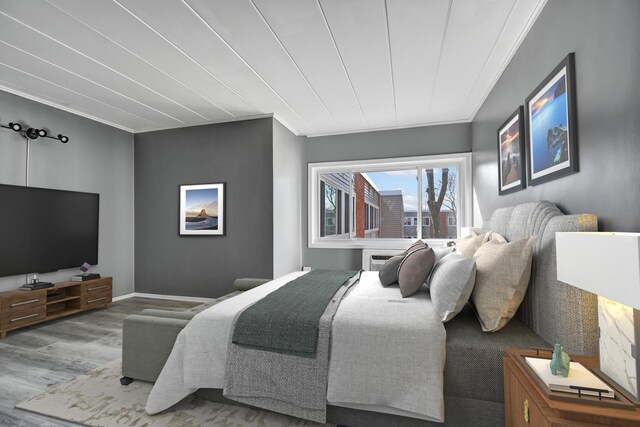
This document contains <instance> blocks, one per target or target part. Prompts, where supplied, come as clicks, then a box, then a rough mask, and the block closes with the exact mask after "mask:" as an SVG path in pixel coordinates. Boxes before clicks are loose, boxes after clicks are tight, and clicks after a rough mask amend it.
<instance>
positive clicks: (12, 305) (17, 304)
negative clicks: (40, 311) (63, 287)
mask: <svg viewBox="0 0 640 427" xmlns="http://www.w3.org/2000/svg"><path fill="white" fill-rule="evenodd" d="M38 301H40V299H39V298H36V299H30V300H29V301H21V302H14V303H13V304H11V307H18V306H20V305H25V304H31V303H33V302H38Z"/></svg>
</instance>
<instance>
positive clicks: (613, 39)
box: [472, 0, 640, 231]
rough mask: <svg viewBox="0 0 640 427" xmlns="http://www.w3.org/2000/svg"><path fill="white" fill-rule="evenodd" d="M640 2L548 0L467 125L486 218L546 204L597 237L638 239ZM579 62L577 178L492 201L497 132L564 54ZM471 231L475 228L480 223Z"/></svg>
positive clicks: (495, 182)
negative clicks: (583, 217)
mask: <svg viewBox="0 0 640 427" xmlns="http://www.w3.org/2000/svg"><path fill="white" fill-rule="evenodd" d="M639 22H640V2H638V1H614V0H609V1H597V0H550V1H549V2H548V3H547V5H546V6H545V8H544V9H543V10H542V12H541V14H540V16H539V17H538V19H537V21H536V22H535V24H534V25H533V27H532V28H531V30H530V32H529V34H528V35H527V37H526V38H525V40H524V41H523V43H522V45H521V46H520V48H519V49H518V51H517V52H516V54H515V56H514V57H513V59H512V61H511V62H510V64H509V65H508V67H507V68H506V70H505V72H504V73H503V75H502V77H501V78H500V80H499V81H498V83H497V84H496V86H495V87H494V89H493V90H492V92H491V93H490V95H489V97H488V98H487V100H486V101H485V103H484V104H483V106H482V108H481V109H480V111H479V112H478V114H477V115H476V118H475V120H474V121H473V124H472V133H473V142H472V144H473V145H472V148H473V170H474V174H473V182H474V186H475V190H476V193H477V200H478V204H479V207H480V210H481V212H482V217H484V218H485V219H486V218H488V217H489V215H490V214H491V212H492V211H493V210H494V209H496V208H498V207H501V206H507V205H513V204H517V203H522V202H526V201H532V200H541V199H543V200H550V201H552V202H554V203H556V204H558V205H559V206H560V208H561V209H562V210H563V211H565V212H566V213H581V212H592V213H595V214H597V215H598V217H599V224H600V229H601V230H609V231H639V230H640V209H638V207H639V206H640V192H638V191H637V183H638V182H640V167H639V165H640V95H639V93H640V92H639V91H638V90H639V89H638V88H640V49H639V47H638V46H639V44H640V25H639ZM569 52H575V55H576V94H577V104H578V106H577V107H578V108H577V111H578V135H579V150H578V151H579V160H580V172H579V173H577V174H573V175H570V176H567V177H564V178H560V179H557V180H555V181H551V182H548V183H545V184H541V185H538V186H535V187H529V188H526V189H525V190H522V191H519V192H517V193H513V194H510V195H507V196H498V175H497V148H496V144H497V143H496V129H497V128H498V126H500V124H502V123H503V122H504V120H505V119H506V118H507V117H508V116H509V114H510V113H511V112H513V111H514V110H515V109H516V107H517V106H518V105H524V100H525V98H526V97H527V96H528V95H529V94H530V93H531V91H533V90H534V89H535V88H536V86H537V85H538V84H539V83H540V82H541V81H542V80H543V79H544V78H545V77H546V76H547V75H548V74H549V73H550V72H551V71H552V70H553V68H554V67H555V66H556V65H557V64H558V63H559V62H560V61H561V60H562V59H563V58H564V57H565V56H566V55H567V54H568V53H569ZM477 222H478V221H476V222H475V223H477Z"/></svg>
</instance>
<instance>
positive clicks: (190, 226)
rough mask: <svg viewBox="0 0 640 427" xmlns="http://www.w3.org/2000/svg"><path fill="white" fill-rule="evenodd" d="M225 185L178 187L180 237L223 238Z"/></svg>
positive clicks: (222, 183) (221, 183)
mask: <svg viewBox="0 0 640 427" xmlns="http://www.w3.org/2000/svg"><path fill="white" fill-rule="evenodd" d="M225 190H226V183H224V182H220V183H215V184H189V185H181V186H180V212H179V218H180V231H179V234H180V235H181V236H224V235H225V231H226V230H225V229H226V227H225V216H226V215H225V210H226V206H225V205H226V191H225Z"/></svg>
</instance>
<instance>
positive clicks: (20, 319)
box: [0, 305, 47, 330]
mask: <svg viewBox="0 0 640 427" xmlns="http://www.w3.org/2000/svg"><path fill="white" fill-rule="evenodd" d="M46 311H47V308H46V306H44V305H42V306H40V307H33V308H29V309H26V310H21V311H14V312H12V313H8V314H3V315H2V316H0V329H2V330H7V329H14V328H17V327H20V326H27V325H30V324H31V323H36V322H38V321H39V320H41V319H44V317H45V314H46Z"/></svg>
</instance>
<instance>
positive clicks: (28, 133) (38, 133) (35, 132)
mask: <svg viewBox="0 0 640 427" xmlns="http://www.w3.org/2000/svg"><path fill="white" fill-rule="evenodd" d="M0 127H1V128H4V129H10V130H12V131H14V132H20V134H21V135H22V136H24V137H25V138H28V139H38V138H50V139H57V140H58V141H60V142H62V143H63V144H66V143H67V142H69V137H68V136H65V135H62V134H60V133H59V134H58V136H51V135H49V133H48V132H47V131H46V130H44V129H36V128H32V127H29V128H27V129H26V130H24V128H23V126H22V125H21V124H20V123H14V122H11V123H9V125H8V126H7V125H3V124H0Z"/></svg>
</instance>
